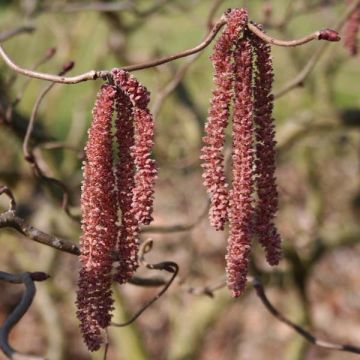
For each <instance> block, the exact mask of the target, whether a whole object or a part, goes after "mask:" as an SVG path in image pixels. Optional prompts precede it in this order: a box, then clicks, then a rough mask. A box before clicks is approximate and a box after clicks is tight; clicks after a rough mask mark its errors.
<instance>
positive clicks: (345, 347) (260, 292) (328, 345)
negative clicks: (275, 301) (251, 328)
mask: <svg viewBox="0 0 360 360" xmlns="http://www.w3.org/2000/svg"><path fill="white" fill-rule="evenodd" d="M252 282H253V286H254V288H255V291H256V294H257V296H258V297H259V299H260V300H261V302H262V303H263V305H264V306H265V308H266V309H267V310H268V311H269V312H270V313H271V314H272V315H273V316H275V318H276V319H278V320H279V321H281V322H282V323H284V324H286V325H287V326H289V327H290V328H291V329H293V330H294V331H296V332H297V333H298V334H300V335H301V336H302V337H303V338H304V339H305V340H307V341H308V342H310V343H312V344H314V345H316V346H318V347H321V348H325V349H329V350H339V351H346V352H351V353H355V354H360V347H359V346H354V345H349V344H339V343H334V342H329V341H324V340H320V339H317V338H316V337H315V336H314V335H312V334H311V333H310V332H308V331H307V330H305V329H304V328H302V327H301V326H299V325H297V324H295V323H293V322H292V321H290V320H289V319H288V318H287V317H285V316H284V315H283V314H282V313H281V312H280V311H278V310H277V309H276V308H275V307H274V306H273V305H272V304H271V302H270V300H269V299H268V298H267V296H266V294H265V290H264V287H263V286H262V284H261V283H260V282H259V281H258V280H257V279H253V280H252Z"/></svg>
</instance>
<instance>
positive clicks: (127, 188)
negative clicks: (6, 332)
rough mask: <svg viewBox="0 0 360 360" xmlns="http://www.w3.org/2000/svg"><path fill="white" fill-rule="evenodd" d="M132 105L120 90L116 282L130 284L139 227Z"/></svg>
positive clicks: (117, 108) (118, 107)
mask: <svg viewBox="0 0 360 360" xmlns="http://www.w3.org/2000/svg"><path fill="white" fill-rule="evenodd" d="M132 110H133V105H132V103H131V101H130V98H129V96H128V95H127V94H125V93H124V92H123V91H122V90H121V89H120V88H118V89H117V97H116V112H117V117H116V121H115V128H116V134H115V137H116V141H117V144H118V154H119V159H118V162H117V164H116V167H115V169H116V170H115V174H116V182H117V189H118V204H119V209H120V212H121V224H120V231H119V237H118V243H117V249H116V250H117V254H118V266H117V269H116V273H115V275H114V279H115V280H116V281H118V282H119V283H125V282H127V281H128V280H129V279H130V278H131V276H132V275H133V273H134V272H135V270H136V268H137V267H138V261H137V252H138V246H139V245H138V231H139V224H138V221H137V219H136V217H135V214H134V211H133V210H132V201H133V199H132V198H133V191H134V187H135V162H134V156H133V154H132V149H133V148H134V141H135V140H134V124H133V114H132Z"/></svg>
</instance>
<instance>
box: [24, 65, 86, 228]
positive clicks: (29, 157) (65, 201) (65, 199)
mask: <svg viewBox="0 0 360 360" xmlns="http://www.w3.org/2000/svg"><path fill="white" fill-rule="evenodd" d="M73 67H74V62H72V61H71V62H68V63H66V64H65V65H64V66H63V68H62V70H61V71H60V72H59V75H60V76H62V75H64V74H66V73H67V72H68V71H70V70H71V69H72V68H73ZM55 84H56V83H50V84H48V85H47V86H46V87H45V88H44V90H43V91H42V92H41V93H40V94H39V96H38V98H37V99H36V101H35V104H34V107H33V110H32V112H31V116H30V120H29V123H28V126H27V129H26V134H25V137H24V142H23V152H24V157H25V160H26V161H27V162H28V163H30V165H31V166H32V168H33V170H34V173H35V174H36V175H37V176H39V177H40V178H41V179H43V180H45V181H47V182H51V183H53V184H55V185H56V186H58V187H60V188H61V190H62V192H63V196H62V205H61V206H62V208H63V209H64V210H65V212H66V214H67V215H68V216H69V217H70V218H71V219H72V220H74V221H79V219H78V218H77V217H76V216H74V215H73V214H71V212H70V209H69V197H70V191H69V189H68V188H67V186H66V185H65V184H64V183H63V182H62V181H61V180H58V179H55V178H53V177H49V176H47V175H45V173H44V171H43V170H42V169H41V167H40V166H39V164H38V162H37V159H36V157H35V156H34V153H33V150H32V149H30V139H31V135H32V131H33V128H34V124H35V120H36V117H37V114H38V112H39V109H40V105H41V103H42V101H43V100H44V98H45V96H46V95H47V94H48V93H49V92H50V90H51V89H52V88H53V87H54V85H55Z"/></svg>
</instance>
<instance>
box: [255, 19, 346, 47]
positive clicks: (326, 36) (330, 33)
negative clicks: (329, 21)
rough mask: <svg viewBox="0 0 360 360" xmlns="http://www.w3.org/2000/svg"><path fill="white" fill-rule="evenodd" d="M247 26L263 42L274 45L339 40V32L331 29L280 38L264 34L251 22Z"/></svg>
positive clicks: (296, 44)
mask: <svg viewBox="0 0 360 360" xmlns="http://www.w3.org/2000/svg"><path fill="white" fill-rule="evenodd" d="M248 28H249V30H250V31H252V32H253V33H254V34H255V35H256V36H258V37H259V38H260V39H262V40H264V41H265V42H267V43H269V44H271V45H276V46H285V47H293V46H299V45H303V44H306V43H308V42H310V41H313V40H326V41H340V36H339V34H338V33H337V32H336V31H335V30H331V29H324V30H319V31H315V32H313V33H312V34H309V35H306V36H304V37H302V38H300V39H295V40H280V39H275V38H273V37H272V36H269V35H267V34H265V33H264V32H263V31H261V30H259V29H258V27H257V26H256V25H254V24H252V23H251V22H249V24H248Z"/></svg>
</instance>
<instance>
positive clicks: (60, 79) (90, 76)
mask: <svg viewBox="0 0 360 360" xmlns="http://www.w3.org/2000/svg"><path fill="white" fill-rule="evenodd" d="M225 23H226V20H225V19H224V18H221V19H220V20H219V21H218V22H217V23H216V24H215V25H214V27H213V28H212V30H211V32H210V33H209V35H208V36H207V37H206V39H205V40H204V41H203V42H201V43H200V44H199V45H198V46H196V47H194V48H192V49H189V50H185V51H183V52H180V53H177V54H174V55H170V56H167V57H164V58H161V59H157V60H153V61H150V62H145V63H142V64H137V65H130V66H125V67H123V68H122V69H123V70H126V71H136V70H141V69H147V68H150V67H154V66H158V65H161V64H165V63H167V62H170V61H173V60H176V59H180V58H182V57H186V56H189V55H192V54H195V53H197V52H199V51H201V50H202V49H204V48H205V47H206V46H208V45H209V44H210V43H211V41H212V40H213V39H214V37H215V36H216V34H217V33H218V32H219V31H220V29H221V28H222V27H223V26H224V25H225ZM0 56H1V57H2V58H3V60H4V61H5V63H6V64H7V65H8V66H9V67H10V68H11V69H13V70H14V71H15V72H17V73H19V74H22V75H25V76H28V77H32V78H36V79H40V80H47V81H52V82H55V83H61V84H77V83H79V82H83V81H87V80H96V79H99V78H102V79H107V78H108V77H109V76H111V72H110V71H106V70H105V71H95V70H91V71H89V72H86V73H84V74H81V75H77V76H72V77H65V76H59V75H52V74H47V73H41V72H37V71H32V70H29V69H24V68H22V67H20V66H19V65H16V64H15V63H14V62H13V61H12V60H11V59H10V57H9V56H8V55H7V53H6V52H5V50H4V48H3V47H2V46H1V45H0Z"/></svg>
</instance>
